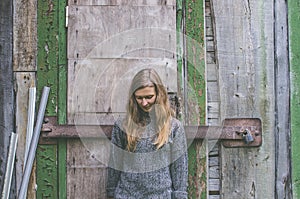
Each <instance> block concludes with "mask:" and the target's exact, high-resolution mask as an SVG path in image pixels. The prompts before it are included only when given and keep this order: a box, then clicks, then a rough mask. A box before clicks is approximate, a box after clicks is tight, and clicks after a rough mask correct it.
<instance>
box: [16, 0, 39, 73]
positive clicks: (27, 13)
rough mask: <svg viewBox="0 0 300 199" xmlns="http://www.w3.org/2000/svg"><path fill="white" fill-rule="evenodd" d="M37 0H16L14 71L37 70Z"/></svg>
mask: <svg viewBox="0 0 300 199" xmlns="http://www.w3.org/2000/svg"><path fill="white" fill-rule="evenodd" d="M36 24H37V0H28V1H22V0H16V1H14V32H13V37H14V41H13V42H14V63H13V64H14V66H13V67H14V71H20V72H22V71H36V53H37V25H36Z"/></svg>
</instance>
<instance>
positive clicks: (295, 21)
mask: <svg viewBox="0 0 300 199" xmlns="http://www.w3.org/2000/svg"><path fill="white" fill-rule="evenodd" d="M288 23H289V41H290V47H289V48H290V71H291V141H292V181H293V197H294V198H299V197H300V153H299V143H300V131H299V127H300V67H299V65H300V38H299V32H300V26H299V24H300V0H289V1H288Z"/></svg>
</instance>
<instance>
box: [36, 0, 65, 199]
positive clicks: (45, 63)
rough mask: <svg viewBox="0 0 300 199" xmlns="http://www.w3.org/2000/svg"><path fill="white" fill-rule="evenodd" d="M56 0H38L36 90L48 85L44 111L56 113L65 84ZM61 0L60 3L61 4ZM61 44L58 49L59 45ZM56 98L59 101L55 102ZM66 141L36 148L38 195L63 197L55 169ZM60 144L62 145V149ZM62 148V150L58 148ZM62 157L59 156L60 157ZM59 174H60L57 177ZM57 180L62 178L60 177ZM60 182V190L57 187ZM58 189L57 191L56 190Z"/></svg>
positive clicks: (47, 113) (60, 166)
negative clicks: (48, 89) (59, 89)
mask: <svg viewBox="0 0 300 199" xmlns="http://www.w3.org/2000/svg"><path fill="white" fill-rule="evenodd" d="M59 2H60V1H58V0H48V1H43V0H38V10H37V15H38V16H37V17H38V29H37V33H38V54H37V66H38V67H37V88H38V89H37V94H38V95H40V94H41V91H42V89H43V87H44V86H49V87H50V88H51V90H50V94H49V99H48V104H47V108H46V113H45V115H47V116H57V114H58V103H59V102H60V103H62V104H63V103H64V102H63V98H64V97H65V98H66V96H63V95H64V86H65V85H63V79H64V76H65V74H66V73H65V72H64V67H65V65H64V62H65V61H66V60H63V58H64V52H63V51H64V50H63V47H64V46H65V45H63V42H64V40H63V39H61V38H60V36H62V37H64V36H63V35H64V32H63V29H61V30H60V31H59V25H60V26H62V24H59V20H62V16H61V15H62V13H60V14H59V5H60V4H59ZM63 2H64V1H61V2H60V3H61V4H63ZM59 45H62V46H61V49H60V48H59ZM60 75H61V76H60ZM59 83H61V85H60V86H61V89H62V90H61V91H60V93H61V95H60V96H59V97H58V92H59V91H58V88H59ZM58 100H59V102H58ZM60 113H61V114H62V117H61V118H62V120H61V121H60V122H61V123H64V121H63V120H64V113H63V107H62V110H60ZM64 146H65V145H64V144H63V142H62V146H60V147H59V146H58V144H57V143H53V144H48V145H39V146H38V149H37V155H36V159H37V187H38V189H37V198H49V199H50V198H52V199H57V198H59V197H61V198H65V195H66V194H64V192H65V184H64V183H65V180H66V179H61V178H62V177H64V172H65V170H61V171H58V167H59V168H63V167H64V164H65V162H61V163H60V164H59V165H58V160H63V159H64V157H65V150H64V149H63V147H64ZM61 148H62V149H61ZM59 149H61V150H62V151H61V152H58V150H59ZM59 158H61V159H59ZM58 174H59V175H60V176H59V177H58ZM59 180H63V182H62V181H59ZM60 185H62V190H61V189H60V187H59V186H60ZM58 193H59V194H58Z"/></svg>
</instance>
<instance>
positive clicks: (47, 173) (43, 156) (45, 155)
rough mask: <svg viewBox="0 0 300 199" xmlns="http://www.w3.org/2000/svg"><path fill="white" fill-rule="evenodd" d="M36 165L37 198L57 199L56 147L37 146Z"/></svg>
mask: <svg viewBox="0 0 300 199" xmlns="http://www.w3.org/2000/svg"><path fill="white" fill-rule="evenodd" d="M36 164H37V198H47V199H57V198H58V187H57V180H58V175H57V174H58V172H57V145H39V146H38V150H37V155H36Z"/></svg>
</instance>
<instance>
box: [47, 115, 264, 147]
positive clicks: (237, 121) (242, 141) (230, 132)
mask: <svg viewBox="0 0 300 199" xmlns="http://www.w3.org/2000/svg"><path fill="white" fill-rule="evenodd" d="M56 121H57V119H56V117H47V118H45V123H44V124H43V128H42V138H83V137H84V138H109V139H110V137H111V131H112V128H113V125H81V126H80V125H58V124H57V122H56ZM184 128H185V132H186V135H187V139H196V140H197V139H207V140H219V141H221V142H222V144H223V145H224V146H225V147H259V146H261V144H262V125H261V120H260V119H258V118H232V119H225V120H224V122H223V125H222V126H185V127H184Z"/></svg>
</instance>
